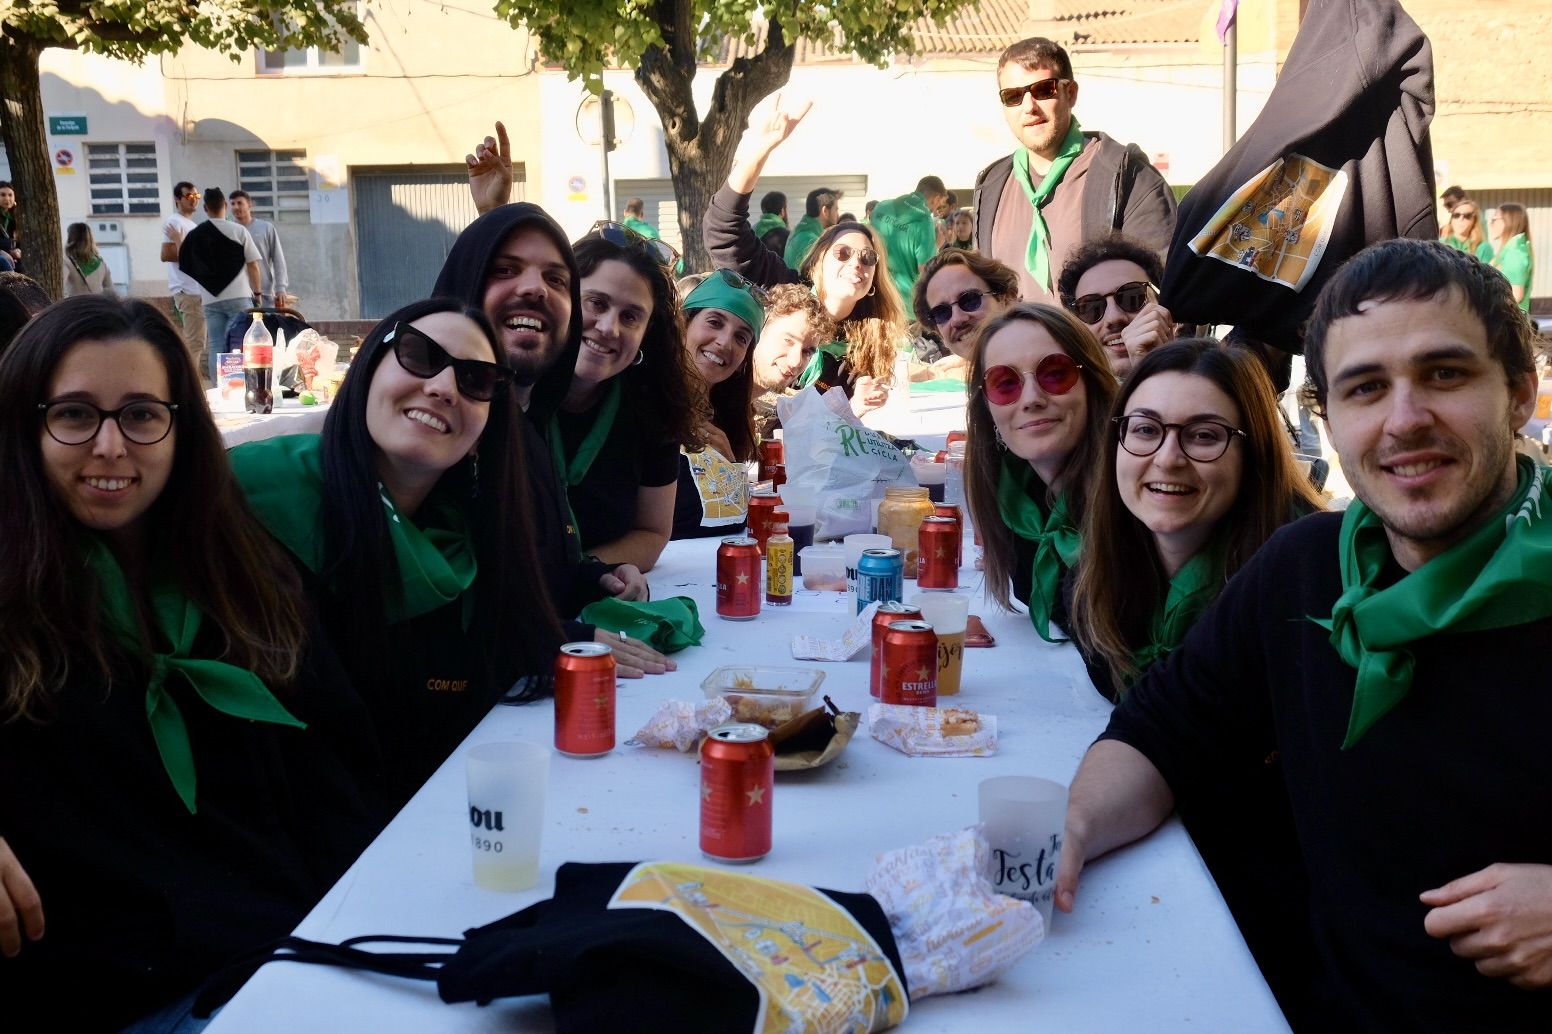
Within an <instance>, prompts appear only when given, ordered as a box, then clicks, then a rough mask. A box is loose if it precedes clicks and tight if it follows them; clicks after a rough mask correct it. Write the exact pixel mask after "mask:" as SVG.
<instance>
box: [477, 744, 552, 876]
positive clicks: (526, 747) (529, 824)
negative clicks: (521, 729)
mask: <svg viewBox="0 0 1552 1034" xmlns="http://www.w3.org/2000/svg"><path fill="white" fill-rule="evenodd" d="M464 756H465V758H466V761H467V764H468V772H469V840H470V844H471V846H472V847H473V850H474V882H475V883H477V884H479V885H480V886H481V887H484V888H485V889H487V890H527V889H528V888H529V887H532V886H534V885H535V884H536V883H538V882H539V839H540V836H541V834H542V833H543V832H544V796H545V791H546V790H547V788H548V786H549V780H550V751H549V750H548V748H546V747H542V746H540V745H539V744H537V743H524V742H521V741H518V740H503V741H500V742H495V743H480V744H476V745H475V746H473V747H470V748H469V750H468V752H467V753H466V754H465V755H464Z"/></svg>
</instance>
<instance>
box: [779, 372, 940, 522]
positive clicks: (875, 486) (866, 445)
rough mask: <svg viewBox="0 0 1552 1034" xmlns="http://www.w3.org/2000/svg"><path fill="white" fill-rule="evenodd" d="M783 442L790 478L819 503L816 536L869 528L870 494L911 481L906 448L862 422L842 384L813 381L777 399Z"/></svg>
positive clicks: (877, 496)
mask: <svg viewBox="0 0 1552 1034" xmlns="http://www.w3.org/2000/svg"><path fill="white" fill-rule="evenodd" d="M776 411H777V415H778V416H780V417H781V426H782V429H783V430H782V437H783V439H784V441H785V442H786V448H785V450H784V451H785V455H786V463H787V482H788V484H797V485H802V486H803V487H805V488H808V489H811V490H812V491H813V493H814V496H815V498H816V500H817V504H818V513H817V515H816V519H815V522H814V538H815V539H838V538H842V537H843V536H846V535H850V534H852V533H854V532H869V531H872V530H873V527H872V524H873V500H874V499H882V498H883V496H884V489H885V488H887V487H889V486H890V485H914V484H916V478H915V476H914V475H912V473H911V464H910V461H908V460H907V459H906V458H905V454H904V453H902V452H901V451H900V450H899V449H897V448H895V447H894V445H893V444H891V443H890V441H889V439H887V438H885V437H884V436H883V435H881V434H879V433H878V432H877V431H874V430H871V429H870V428H867V427H864V426H863V424H862V421H861V420H858V419H857V417H856V416H855V415H853V413H852V411H851V403H850V402H848V401H847V399H846V393H845V392H844V391H842V390H841V389H840V388H831V389H830V390H829V391H827V392H825V393H824V394H823V395H821V394H819V392H818V390H817V389H815V388H812V387H808V388H804V389H803V390H802V391H800V392H798V393H797V394H796V395H793V396H792V397H790V398H783V399H780V400H779V401H778V402H777V403H776Z"/></svg>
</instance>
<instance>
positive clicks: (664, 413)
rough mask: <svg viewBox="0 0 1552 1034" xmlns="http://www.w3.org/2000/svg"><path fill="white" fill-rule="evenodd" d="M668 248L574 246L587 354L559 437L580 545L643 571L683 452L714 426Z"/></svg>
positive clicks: (659, 540) (632, 238)
mask: <svg viewBox="0 0 1552 1034" xmlns="http://www.w3.org/2000/svg"><path fill="white" fill-rule="evenodd" d="M661 244H662V242H661V241H648V240H645V239H643V238H640V237H638V236H636V235H635V234H630V235H629V236H628V237H619V236H616V235H614V234H612V233H611V232H610V231H609V230H608V229H607V228H605V229H598V228H595V230H594V232H593V233H592V234H589V235H588V236H587V237H584V238H582V240H580V241H577V242H576V243H575V244H574V245H572V248H573V250H574V251H575V253H576V257H577V267H578V270H579V272H580V274H581V283H582V347H581V350H580V351H579V352H578V353H577V362H576V370H575V373H574V374H573V376H572V378H571V385H570V387H569V388H567V390H566V397H565V399H564V400H563V401H562V402H561V403H560V406H559V408H558V410H557V411H556V414H555V417H554V422H553V423H552V425H551V427H550V434H549V440H550V446H551V448H552V449H553V450H554V460H555V466H556V469H557V470H559V471H560V472H561V475H562V477H563V478H564V480H565V482H566V486H567V488H566V494H567V497H568V498H569V500H570V502H571V512H572V520H573V521H574V523H575V524H576V527H577V532H578V534H579V535H580V536H581V539H582V548H583V549H584V550H585V551H586V552H588V553H590V554H592V555H594V556H596V557H598V558H599V559H600V560H604V561H606V562H608V563H611V564H633V565H635V566H636V567H637V568H639V569H640V570H642V571H650V570H652V567H653V565H655V564H656V563H657V560H658V557H659V556H661V555H662V552H663V547H664V546H666V545H668V540H669V537H670V535H671V534H672V532H673V523H674V500H675V485H676V484H677V482H678V478H679V449H680V447H681V446H685V447H689V448H692V449H693V448H698V447H699V446H700V445H701V441H702V439H701V430H700V428H701V427H702V426H703V424H704V422H705V419H706V401H705V399H706V391H705V388H704V387H703V385H702V383H701V378H699V377H697V376H696V370H697V366H698V361H697V363H696V364H692V363H691V356H690V354H689V353H688V352H687V351H686V350H685V329H684V325H683V323H682V322H681V320H680V315H679V305H678V301H677V299H676V298H675V296H674V286H673V282H672V281H671V280H670V279H669V277H668V272H667V268H665V267H666V266H668V265H672V259H671V256H669V255H666V254H664V253H663V252H661V251H657V250H653V249H654V246H657V245H661ZM665 260H667V261H666V262H665ZM718 349H719V346H718V345H716V344H707V345H705V346H704V350H706V351H708V352H714V353H718ZM718 354H719V355H720V353H718Z"/></svg>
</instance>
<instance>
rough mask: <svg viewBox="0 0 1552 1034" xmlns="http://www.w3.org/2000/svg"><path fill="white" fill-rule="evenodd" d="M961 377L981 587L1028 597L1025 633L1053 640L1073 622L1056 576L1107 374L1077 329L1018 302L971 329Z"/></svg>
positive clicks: (1096, 433)
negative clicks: (1030, 628)
mask: <svg viewBox="0 0 1552 1034" xmlns="http://www.w3.org/2000/svg"><path fill="white" fill-rule="evenodd" d="M967 384H968V386H969V393H970V398H969V404H968V405H967V407H966V421H967V424H968V430H969V443H968V445H967V448H966V452H965V494H966V497H967V499H968V501H969V504H970V512H971V515H972V519H973V521H974V523H975V526H976V528H977V529H978V530H979V531H980V534H981V539H982V542H983V544H984V546H985V561H986V588H987V592H989V593H990V594H991V596H992V598H993V599H994V600H996V601H997V602H998V603H999V604H1001V605H1002V606H1003V607H1007V608H1010V609H1011V601H1012V600H1013V599H1017V600H1018V601H1019V602H1020V603H1024V604H1026V605H1027V606H1028V607H1029V619H1030V622H1031V623H1032V624H1033V625H1034V627H1035V632H1036V633H1037V634H1039V636H1040V637H1041V638H1042V639H1044V640H1046V641H1047V642H1059V641H1061V640H1062V639H1064V638H1065V637H1066V636H1065V633H1066V632H1068V631H1070V628H1069V626H1070V623H1071V622H1070V618H1069V617H1068V615H1067V613H1066V607H1065V600H1064V594H1063V593H1062V591H1061V586H1062V580H1063V576H1064V575H1065V573H1066V571H1067V569H1068V568H1070V567H1072V566H1073V565H1074V564H1076V563H1077V562H1078V556H1079V549H1080V545H1081V541H1082V540H1081V539H1080V538H1079V528H1080V527H1081V526H1082V522H1083V516H1084V514H1085V513H1086V512H1087V507H1088V500H1089V490H1090V486H1091V485H1092V484H1093V483H1094V480H1095V478H1096V477H1097V471H1098V470H1099V455H1100V450H1102V449H1103V448H1104V443H1105V429H1106V427H1107V425H1108V422H1109V418H1110V403H1111V400H1112V399H1114V398H1115V394H1116V379H1115V375H1114V374H1112V373H1111V372H1110V364H1109V363H1107V362H1106V361H1105V354H1104V352H1103V351H1102V350H1101V349H1100V347H1099V342H1098V341H1097V340H1095V338H1094V335H1093V334H1091V333H1089V330H1088V328H1087V327H1085V326H1083V324H1081V323H1079V322H1078V321H1077V320H1075V319H1074V318H1073V317H1072V316H1071V315H1069V314H1068V313H1067V312H1066V311H1065V310H1062V309H1059V308H1057V307H1056V306H1054V305H1041V304H1029V303H1025V304H1022V305H1015V306H1014V307H1013V308H1011V309H1009V310H1008V311H1006V312H1004V313H1002V314H1001V315H1000V316H997V317H995V318H994V319H989V320H987V321H986V322H985V323H983V324H982V325H981V329H980V332H979V334H978V335H977V337H976V340H975V344H974V346H973V350H972V352H971V359H970V376H969V378H968V380H967ZM1053 624H1054V625H1055V626H1056V627H1057V628H1059V629H1061V631H1062V634H1061V635H1053V634H1052V632H1051V626H1052V625H1053Z"/></svg>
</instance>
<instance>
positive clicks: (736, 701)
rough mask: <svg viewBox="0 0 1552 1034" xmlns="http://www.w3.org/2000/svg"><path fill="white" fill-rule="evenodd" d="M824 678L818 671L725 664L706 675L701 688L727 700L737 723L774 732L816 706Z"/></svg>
mask: <svg viewBox="0 0 1552 1034" xmlns="http://www.w3.org/2000/svg"><path fill="white" fill-rule="evenodd" d="M824 676H825V673H824V672H822V671H820V670H819V669H818V668H781V667H774V666H770V665H761V664H725V665H723V666H722V667H720V668H718V669H717V670H716V671H713V672H712V673H711V674H710V675H707V676H706V678H705V680H704V681H702V682H701V689H702V690H703V691H704V692H705V694H706V696H707V697H708V698H710V697H722V698H724V699H725V700H727V702H728V704H729V705H730V706H731V707H732V708H733V721H735V722H754V723H756V724H757V725H763V726H765V727H766V728H767V729H774V728H776V726H778V725H781V724H782V723H783V722H789V721H791V720H792V719H794V718H796V717H797V716H798V715H800V714H802V713H803V712H805V711H807V710H809V709H810V708H811V707H812V704H811V703H810V701H812V700H813V698H814V694H815V693H816V692H818V690H819V686H820V683H822V682H824Z"/></svg>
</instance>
